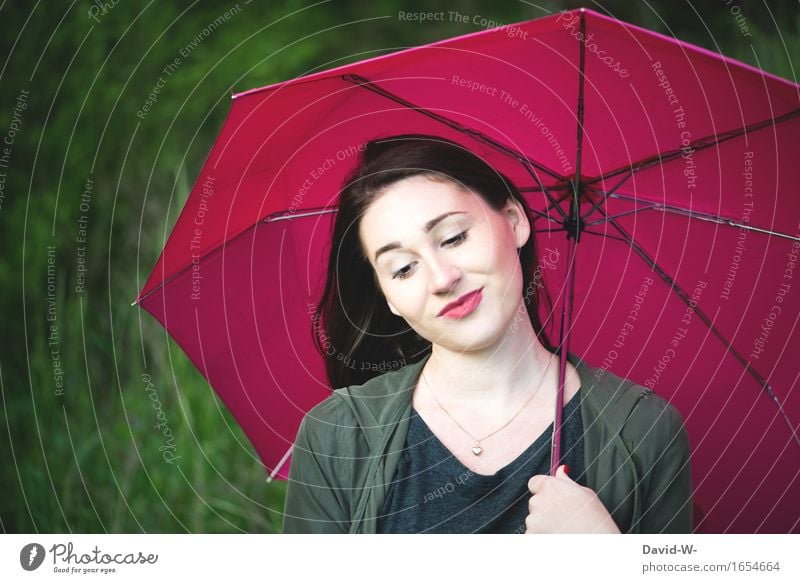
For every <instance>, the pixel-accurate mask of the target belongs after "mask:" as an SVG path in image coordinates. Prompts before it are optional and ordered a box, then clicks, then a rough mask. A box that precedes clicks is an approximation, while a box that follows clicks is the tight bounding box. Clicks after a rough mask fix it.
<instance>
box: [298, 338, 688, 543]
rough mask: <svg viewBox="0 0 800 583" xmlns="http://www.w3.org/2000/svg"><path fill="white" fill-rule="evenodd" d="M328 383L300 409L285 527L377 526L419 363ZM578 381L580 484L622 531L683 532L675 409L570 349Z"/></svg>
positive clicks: (682, 457)
mask: <svg viewBox="0 0 800 583" xmlns="http://www.w3.org/2000/svg"><path fill="white" fill-rule="evenodd" d="M429 357H430V356H426V357H425V358H423V359H422V360H421V361H419V362H417V363H414V364H409V365H407V366H405V367H403V368H401V369H398V370H394V371H391V372H387V373H384V374H382V375H380V376H377V377H374V378H372V379H370V380H369V381H367V382H366V383H364V384H362V385H358V386H350V387H344V388H341V389H337V390H335V391H334V392H333V393H332V394H331V396H330V397H328V398H327V399H325V400H324V401H322V402H321V403H319V404H318V405H316V406H315V407H314V408H313V409H311V410H310V411H309V412H308V413H307V414H306V415H305V417H304V418H303V420H302V422H301V423H300V428H299V430H298V433H297V439H296V440H295V443H294V449H293V451H292V462H291V467H290V470H289V483H288V485H287V489H286V503H285V508H284V519H283V532H284V533H375V532H376V527H377V517H378V516H379V515H380V513H381V509H382V507H383V503H384V500H385V498H386V495H387V493H388V491H389V486H390V485H391V484H392V479H393V476H394V472H395V469H396V468H397V464H398V462H399V459H400V456H401V454H402V452H403V449H404V447H405V440H406V434H407V432H408V424H409V419H410V417H411V397H412V394H413V389H414V386H415V385H416V383H417V379H418V378H419V374H420V372H421V370H422V367H423V366H424V364H425V362H426V361H427V359H428V358H429ZM567 357H568V359H569V361H570V362H571V363H572V364H573V365H574V366H575V368H576V369H577V371H578V375H579V377H580V380H581V388H580V390H579V396H580V399H581V401H580V406H581V415H582V419H583V425H584V431H585V433H584V452H585V461H586V484H587V486H588V487H589V488H591V489H592V490H594V491H595V492H597V495H598V497H599V498H600V500H601V501H602V502H603V504H604V505H605V507H606V509H607V510H608V512H609V513H610V514H611V516H612V517H613V519H614V521H615V522H616V524H617V526H618V528H619V529H620V531H621V532H623V533H628V532H630V533H688V532H691V527H692V499H691V491H692V490H691V476H690V464H689V439H688V436H687V433H686V429H685V428H684V426H683V420H682V418H681V415H680V413H678V411H677V410H676V409H675V407H674V406H672V405H671V404H669V403H668V402H667V401H666V400H664V399H663V398H661V397H659V396H658V395H657V394H655V393H653V392H652V391H651V390H650V389H645V388H644V387H641V386H639V385H637V384H635V383H633V382H632V381H630V380H627V379H622V378H620V377H618V376H615V375H614V374H612V373H611V372H609V371H606V370H603V369H599V368H594V367H590V366H589V365H588V364H586V363H584V362H583V361H582V360H581V359H580V358H579V357H577V356H576V355H574V354H573V353H571V352H568V354H567Z"/></svg>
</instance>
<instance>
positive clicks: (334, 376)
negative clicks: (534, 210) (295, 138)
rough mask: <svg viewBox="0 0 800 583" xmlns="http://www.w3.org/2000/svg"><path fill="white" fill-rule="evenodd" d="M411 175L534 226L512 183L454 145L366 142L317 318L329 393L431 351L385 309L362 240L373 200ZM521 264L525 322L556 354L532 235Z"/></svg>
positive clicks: (414, 137)
mask: <svg viewBox="0 0 800 583" xmlns="http://www.w3.org/2000/svg"><path fill="white" fill-rule="evenodd" d="M411 176H425V177H427V178H430V179H432V180H452V181H453V182H455V183H456V184H458V185H459V186H460V187H461V188H467V189H469V190H471V191H473V192H475V193H476V194H478V195H480V196H481V197H482V198H483V199H484V200H485V201H486V203H487V204H488V205H489V206H491V207H492V208H493V209H495V210H497V211H500V210H502V209H503V207H504V205H505V203H506V201H508V199H509V198H513V199H514V200H516V201H518V202H519V203H520V205H521V206H522V208H523V210H524V212H525V213H526V215H527V216H528V220H529V221H530V220H531V216H530V215H531V213H530V210H529V208H528V205H527V203H526V202H525V200H524V199H523V198H522V196H521V195H520V193H519V191H518V190H517V187H516V186H515V185H514V184H513V183H512V182H511V180H509V179H508V178H506V177H505V176H504V175H503V174H501V173H500V172H498V171H496V170H495V169H494V168H492V166H490V165H489V164H487V163H486V162H485V161H484V160H483V159H481V158H480V157H478V156H477V155H475V154H474V153H472V152H471V151H470V150H468V149H467V148H465V147H463V146H461V145H459V144H457V143H456V142H452V141H450V140H446V139H444V138H441V137H437V136H428V135H421V134H404V135H397V136H391V137H387V138H381V139H376V140H373V141H371V142H368V143H367V144H366V146H365V148H364V151H363V153H362V157H361V159H360V161H359V164H358V165H357V167H356V168H355V170H354V171H353V172H352V173H351V174H350V175H349V176H348V177H347V178H346V179H345V181H344V183H343V188H342V191H341V194H340V199H339V209H338V212H337V216H336V220H335V222H334V225H333V233H332V237H331V251H330V257H329V261H328V274H327V281H326V284H325V290H324V292H323V294H322V298H321V300H320V302H319V304H318V305H317V307H316V313H315V317H314V326H313V333H314V339H315V341H316V344H317V347H318V349H319V350H320V352H321V353H322V355H323V357H324V358H325V366H326V370H327V374H328V380H329V382H330V384H331V387H332V388H339V387H344V386H349V385H357V384H362V383H364V382H366V381H367V380H369V379H370V378H372V377H374V376H377V375H379V374H383V373H384V372H386V371H388V370H391V369H393V368H398V367H399V366H404V365H406V364H410V363H412V362H417V361H418V360H420V359H421V358H423V357H424V356H425V355H426V354H427V353H428V352H429V351H430V348H431V343H430V342H429V341H428V340H425V339H424V338H422V337H421V336H420V335H419V334H417V333H416V331H414V330H413V329H412V328H411V327H410V326H408V324H407V323H406V321H405V320H403V318H401V317H399V316H395V315H394V314H393V313H392V312H391V311H390V310H389V307H388V306H387V304H386V300H385V298H384V295H383V291H382V290H381V289H380V286H379V285H378V281H377V277H376V276H375V271H374V269H373V267H372V264H371V263H370V262H369V259H367V257H366V256H365V254H364V250H363V248H362V245H361V240H360V238H359V225H360V221H361V218H362V217H363V216H364V213H365V212H366V210H367V207H369V205H370V204H371V203H372V201H373V200H374V199H375V198H376V196H378V195H379V194H380V193H381V191H382V190H383V189H385V188H386V187H388V186H389V185H391V184H393V183H395V182H398V181H400V180H403V179H404V178H409V177H411ZM531 225H533V222H532V221H531ZM519 260H520V264H521V266H522V277H523V286H522V290H523V292H522V293H523V296H524V297H525V300H526V301H525V304H526V307H527V312H528V318H529V319H530V322H531V324H532V326H533V330H534V332H535V333H536V335H537V336H538V338H539V340H540V342H541V343H542V345H543V346H544V347H545V348H546V349H547V350H549V351H550V352H554V353H555V348H554V347H553V346H552V345H551V344H550V341H549V339H548V338H547V335H546V333H545V331H544V327H543V325H542V323H541V322H540V319H539V301H540V296H541V297H542V298H543V301H545V302H546V304H545V305H546V306H548V307H552V302H551V300H550V298H549V297H548V295H547V293H546V288H545V286H544V281H543V278H542V274H541V273H538V274H537V268H538V264H539V262H538V257H537V252H536V243H535V237H534V233H533V229H531V235H530V237H528V241H527V242H526V243H525V245H523V246H522V247H521V248H520V249H519ZM526 290H528V291H527V295H526Z"/></svg>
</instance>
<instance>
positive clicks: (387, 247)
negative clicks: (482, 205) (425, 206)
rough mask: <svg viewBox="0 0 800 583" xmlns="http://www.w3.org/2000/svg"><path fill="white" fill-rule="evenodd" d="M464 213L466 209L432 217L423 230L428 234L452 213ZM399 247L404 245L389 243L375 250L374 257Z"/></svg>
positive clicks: (376, 258) (376, 259) (376, 257)
mask: <svg viewBox="0 0 800 583" xmlns="http://www.w3.org/2000/svg"><path fill="white" fill-rule="evenodd" d="M464 214H466V213H465V212H464V211H450V212H447V213H442V214H441V215H439V216H438V217H436V218H434V219H431V220H430V221H428V222H427V223H425V226H424V227H423V228H422V232H423V233H426V234H427V233H430V232H431V229H433V228H434V227H435V226H436V225H437V224H438V223H439V222H441V221H443V220H444V219H446V218H447V217H449V216H450V215H464ZM399 247H402V245H401V244H400V243H399V242H397V241H393V242H391V243H387V244H386V245H384V246H383V247H381V248H380V249H378V250H377V251H376V252H375V259H374V260H375V262H377V261H378V257H380V255H381V253H386V252H387V251H391V250H392V249H397V248H399Z"/></svg>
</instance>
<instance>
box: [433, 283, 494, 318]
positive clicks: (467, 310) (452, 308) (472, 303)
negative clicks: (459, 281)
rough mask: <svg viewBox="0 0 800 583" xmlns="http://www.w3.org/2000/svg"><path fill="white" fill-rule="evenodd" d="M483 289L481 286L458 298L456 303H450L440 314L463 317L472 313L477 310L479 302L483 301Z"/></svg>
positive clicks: (449, 316) (447, 316) (446, 316)
mask: <svg viewBox="0 0 800 583" xmlns="http://www.w3.org/2000/svg"><path fill="white" fill-rule="evenodd" d="M482 290H483V288H480V289H478V290H475V291H473V292H470V293H468V294H465V295H464V296H462V297H460V298H458V300H456V302H454V304H455V305H453V304H448V305H447V306H446V307H445V308H444V309H443V310H442V311H441V312H439V315H440V316H444V317H445V318H463V317H464V316H467V315H468V314H471V313H472V312H474V311H475V308H477V307H478V304H480V303H481V298H482V297H483V293H482Z"/></svg>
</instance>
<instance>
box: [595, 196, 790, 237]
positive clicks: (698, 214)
mask: <svg viewBox="0 0 800 583" xmlns="http://www.w3.org/2000/svg"><path fill="white" fill-rule="evenodd" d="M608 196H609V197H610V198H619V199H623V200H628V201H631V202H648V203H650V204H649V206H646V207H640V208H637V209H634V210H630V211H626V212H623V213H619V214H617V215H606V216H604V218H602V219H599V220H597V221H591V222H589V223H586V226H587V227H588V226H594V225H599V224H602V223H605V222H607V221H609V220H611V219H615V218H619V217H624V216H627V215H630V214H633V213H638V212H640V211H649V210H660V211H663V212H668V213H674V214H677V215H681V216H686V217H689V218H690V219H698V220H701V221H709V222H712V223H718V224H720V225H727V226H730V227H738V228H740V229H745V230H748V231H755V232H756V233H763V234H765V235H772V236H775V237H782V238H784V239H789V240H790V241H800V236H795V235H789V234H788V233H782V232H780V231H773V230H771V229H764V228H762V227H756V226H754V225H749V224H747V223H742V222H740V221H736V220H734V219H731V218H728V217H723V216H722V215H714V214H711V213H705V212H702V211H693V210H690V209H687V208H684V207H680V206H676V205H670V204H661V203H658V202H653V201H648V200H646V199H644V200H643V199H641V198H634V197H630V196H626V195H623V194H609V195H608Z"/></svg>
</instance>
